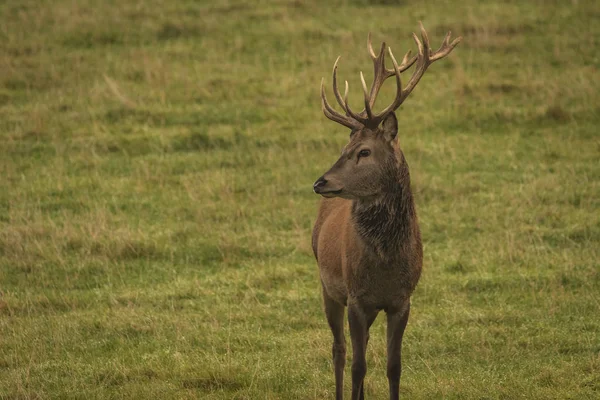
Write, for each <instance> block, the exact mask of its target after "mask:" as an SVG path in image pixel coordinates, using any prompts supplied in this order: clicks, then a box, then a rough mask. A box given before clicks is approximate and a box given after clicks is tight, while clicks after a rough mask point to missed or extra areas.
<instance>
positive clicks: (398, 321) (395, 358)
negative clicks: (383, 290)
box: [387, 301, 410, 400]
mask: <svg viewBox="0 0 600 400" xmlns="http://www.w3.org/2000/svg"><path fill="white" fill-rule="evenodd" d="M409 314H410V301H407V302H406V305H405V306H404V307H401V308H400V309H396V310H388V312H387V377H388V382H389V385H390V400H398V398H399V397H400V374H401V373H402V359H401V358H402V357H401V352H402V336H403V335H404V329H406V323H407V322H408V315H409Z"/></svg>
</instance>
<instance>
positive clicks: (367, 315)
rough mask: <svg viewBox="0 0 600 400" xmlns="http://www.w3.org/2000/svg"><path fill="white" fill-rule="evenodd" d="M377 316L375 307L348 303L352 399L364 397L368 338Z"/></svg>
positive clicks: (357, 399) (361, 399)
mask: <svg viewBox="0 0 600 400" xmlns="http://www.w3.org/2000/svg"><path fill="white" fill-rule="evenodd" d="M376 316H377V311H376V310H375V309H372V308H365V307H361V306H360V305H358V304H356V303H354V302H349V304H348V323H349V325H350V338H351V339H352V400H363V399H364V389H363V381H364V379H365V375H366V373H367V359H366V352H367V340H368V337H369V327H370V326H371V324H372V323H373V321H374V320H375V317H376Z"/></svg>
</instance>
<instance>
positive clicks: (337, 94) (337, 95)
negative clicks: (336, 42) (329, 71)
mask: <svg viewBox="0 0 600 400" xmlns="http://www.w3.org/2000/svg"><path fill="white" fill-rule="evenodd" d="M340 58H341V56H338V58H336V60H335V63H334V64H333V94H334V95H335V99H336V100H337V102H338V104H339V105H340V107H342V109H343V110H344V112H345V113H346V115H348V111H347V110H346V107H345V106H344V102H343V101H342V95H341V94H340V90H339V89H338V86H337V65H338V61H340Z"/></svg>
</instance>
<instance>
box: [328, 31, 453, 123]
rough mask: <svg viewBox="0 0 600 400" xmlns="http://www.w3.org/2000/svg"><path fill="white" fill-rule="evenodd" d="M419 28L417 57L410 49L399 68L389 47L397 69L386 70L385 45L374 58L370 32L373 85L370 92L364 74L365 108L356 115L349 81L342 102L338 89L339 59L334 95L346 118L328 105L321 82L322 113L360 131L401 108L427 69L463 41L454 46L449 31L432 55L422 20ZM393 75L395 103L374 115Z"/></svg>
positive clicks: (334, 74) (368, 43)
mask: <svg viewBox="0 0 600 400" xmlns="http://www.w3.org/2000/svg"><path fill="white" fill-rule="evenodd" d="M419 25H420V27H421V38H422V42H421V40H419V38H418V37H417V35H415V34H414V33H413V39H414V40H415V42H416V44H417V47H418V49H419V52H418V54H417V55H415V56H413V57H412V58H411V57H410V53H411V52H410V50H409V51H408V52H407V53H406V54H405V55H404V57H403V59H402V63H400V65H398V62H397V61H396V58H395V57H394V54H393V53H392V50H391V49H390V48H389V47H388V52H389V54H390V58H391V59H392V63H393V64H394V69H387V68H386V67H385V42H384V43H382V44H381V50H380V52H379V54H378V55H375V52H374V51H373V46H372V44H371V34H370V33H369V37H368V39H367V49H368V51H369V55H370V56H371V59H372V60H373V84H372V85H371V89H370V90H367V84H366V83H365V78H364V76H363V73H362V71H361V73H360V80H361V83H362V88H363V92H364V101H365V108H364V109H363V110H362V111H361V112H360V113H355V112H354V111H352V109H350V107H349V105H348V82H346V89H345V93H344V98H343V99H342V96H341V94H340V91H339V89H338V87H337V74H336V72H337V63H338V61H339V59H340V58H339V57H338V58H337V60H335V63H334V65H333V93H334V95H335V98H336V100H337V102H338V104H339V105H340V107H342V109H343V110H344V112H345V113H346V115H342V114H340V113H338V112H337V111H335V109H334V108H333V107H331V105H330V104H329V103H328V102H327V98H326V97H325V88H324V86H323V80H321V103H322V106H323V112H324V113H325V116H326V117H327V118H329V119H331V120H332V121H335V122H338V123H340V124H342V125H344V126H346V127H348V128H350V129H353V130H354V129H360V128H362V127H364V126H368V127H370V128H376V127H377V126H379V124H380V123H381V121H383V120H384V119H385V117H386V116H387V115H388V114H389V113H390V112H392V111H394V110H396V109H397V108H398V107H400V105H401V104H402V103H403V102H404V100H406V98H407V97H408V95H409V94H410V92H412V90H413V89H414V88H415V86H416V85H417V83H418V82H419V80H420V79H421V77H422V76H423V74H424V73H425V71H426V70H427V67H429V65H431V64H432V63H433V62H434V61H437V60H439V59H441V58H444V57H445V56H447V55H448V54H450V52H452V50H453V49H454V47H456V45H457V44H458V43H460V41H461V40H462V37H461V36H459V37H458V38H456V39H454V40H453V41H452V43H450V32H448V33H447V34H446V37H445V38H444V41H443V42H442V45H441V46H440V48H439V49H438V50H437V51H435V52H432V50H431V48H430V47H429V37H428V36H427V32H426V31H425V28H424V27H423V24H422V23H421V22H420V21H419ZM415 62H416V63H417V65H416V67H415V71H414V72H413V75H412V76H411V78H410V80H409V81H408V84H407V85H406V88H405V89H402V81H401V78H400V73H401V72H404V71H406V70H407V69H408V68H410V67H411V66H412V65H413V64H414V63H415ZM391 76H396V88H397V89H396V97H395V99H394V101H393V102H392V104H390V105H389V106H388V107H386V108H385V109H384V110H383V111H382V112H380V113H379V114H373V110H372V109H373V106H374V105H375V100H376V99H377V95H378V94H379V90H380V89H381V86H382V85H383V82H384V81H385V80H386V79H387V78H389V77H391Z"/></svg>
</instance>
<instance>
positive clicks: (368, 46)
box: [367, 32, 377, 59]
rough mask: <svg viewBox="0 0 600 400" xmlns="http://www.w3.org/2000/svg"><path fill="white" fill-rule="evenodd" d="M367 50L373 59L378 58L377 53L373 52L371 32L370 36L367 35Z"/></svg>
mask: <svg viewBox="0 0 600 400" xmlns="http://www.w3.org/2000/svg"><path fill="white" fill-rule="evenodd" d="M367 50H368V51H369V54H370V55H371V58H372V59H376V58H377V56H376V55H375V52H374V51H373V42H371V32H369V34H368V35H367Z"/></svg>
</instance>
